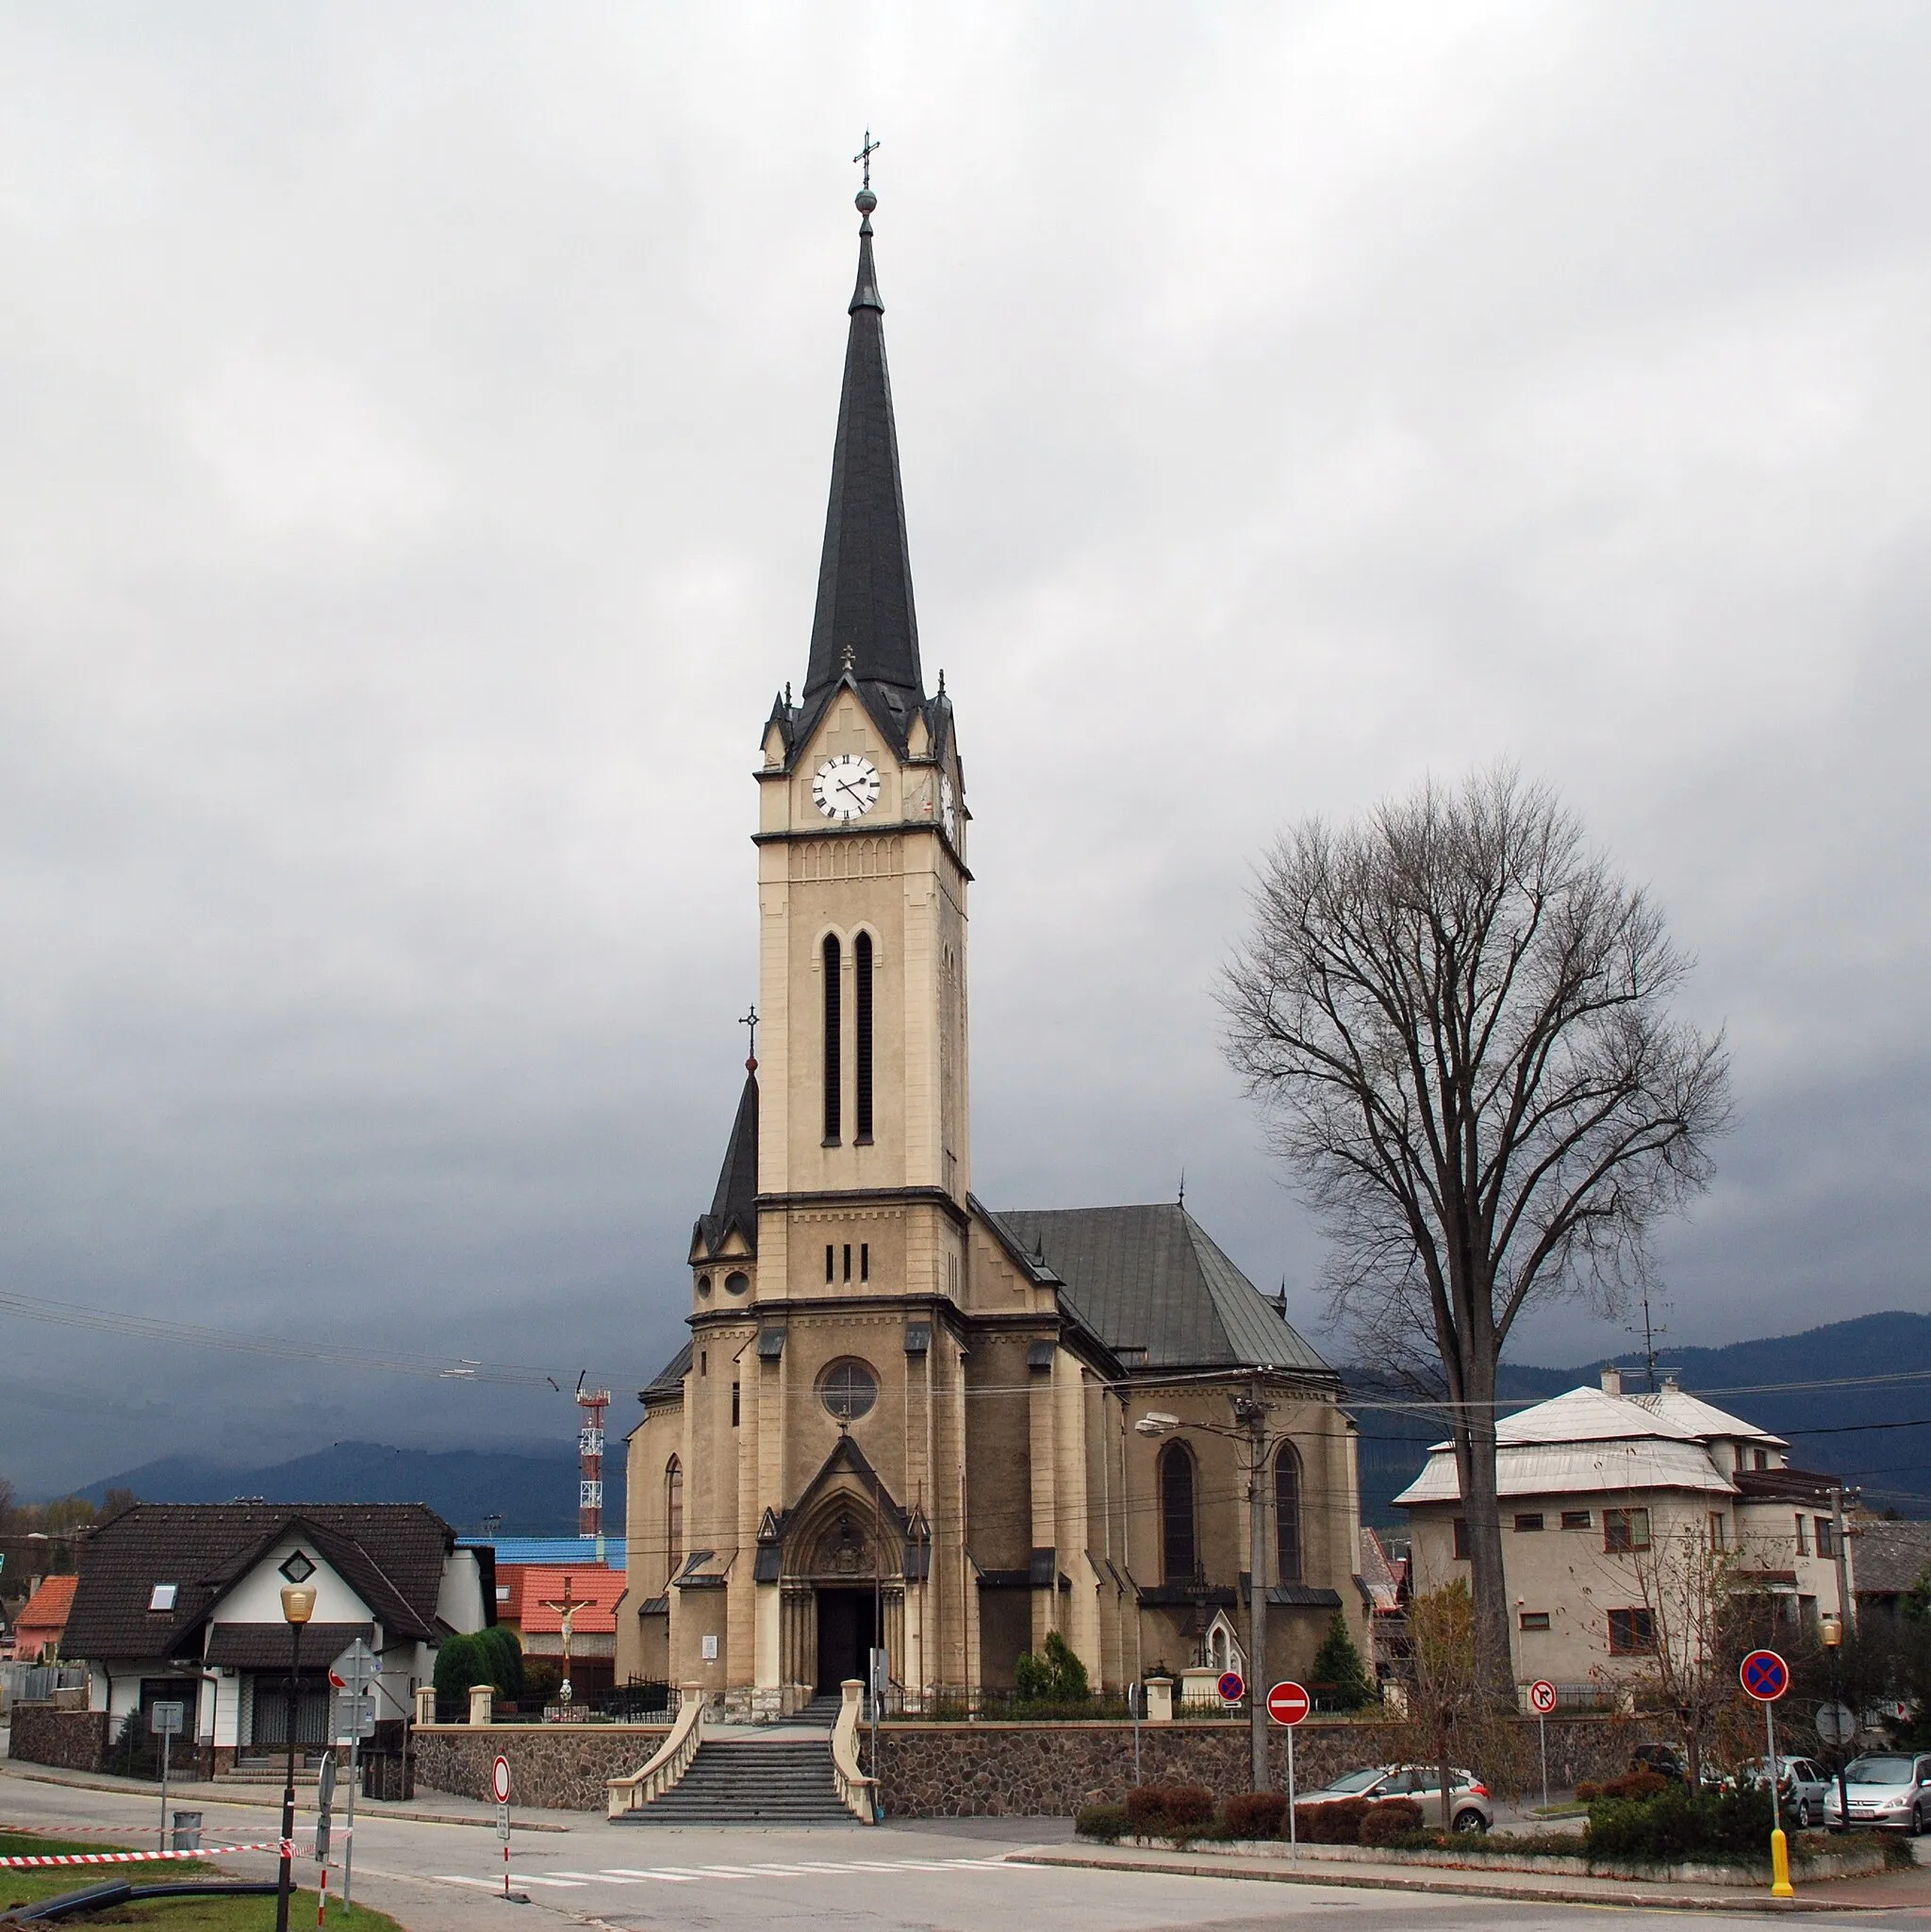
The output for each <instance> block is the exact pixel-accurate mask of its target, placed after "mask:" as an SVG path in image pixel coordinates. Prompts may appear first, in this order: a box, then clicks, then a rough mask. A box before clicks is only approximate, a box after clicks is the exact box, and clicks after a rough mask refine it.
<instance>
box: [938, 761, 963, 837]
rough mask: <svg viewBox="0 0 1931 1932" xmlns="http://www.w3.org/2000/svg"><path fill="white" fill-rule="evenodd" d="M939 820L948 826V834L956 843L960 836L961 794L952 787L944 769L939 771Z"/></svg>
mask: <svg viewBox="0 0 1931 1932" xmlns="http://www.w3.org/2000/svg"><path fill="white" fill-rule="evenodd" d="M939 822H940V823H941V824H942V825H943V826H944V827H945V828H946V836H947V837H948V838H949V839H951V840H952V841H953V842H954V843H956V842H957V840H958V837H959V794H958V793H957V792H955V791H954V790H953V789H952V781H951V780H950V779H949V778H948V777H947V776H946V774H945V773H944V772H943V771H942V772H940V773H939Z"/></svg>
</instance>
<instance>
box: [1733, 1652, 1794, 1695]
mask: <svg viewBox="0 0 1931 1932" xmlns="http://www.w3.org/2000/svg"><path fill="white" fill-rule="evenodd" d="M1737 1675H1738V1676H1739V1677H1741V1679H1742V1682H1743V1688H1744V1690H1745V1691H1747V1692H1748V1693H1750V1695H1751V1696H1753V1697H1754V1698H1756V1700H1757V1701H1758V1703H1759V1704H1774V1703H1775V1702H1776V1700H1777V1699H1778V1698H1779V1697H1781V1696H1782V1695H1783V1694H1784V1693H1785V1692H1786V1691H1788V1690H1789V1689H1790V1688H1791V1667H1790V1665H1789V1664H1787V1663H1786V1662H1785V1661H1784V1660H1783V1659H1782V1658H1780V1657H1779V1656H1778V1655H1777V1654H1776V1652H1775V1651H1774V1650H1753V1651H1752V1652H1751V1653H1750V1655H1749V1656H1748V1657H1746V1658H1745V1659H1744V1660H1743V1664H1742V1668H1741V1670H1739V1671H1738V1673H1737Z"/></svg>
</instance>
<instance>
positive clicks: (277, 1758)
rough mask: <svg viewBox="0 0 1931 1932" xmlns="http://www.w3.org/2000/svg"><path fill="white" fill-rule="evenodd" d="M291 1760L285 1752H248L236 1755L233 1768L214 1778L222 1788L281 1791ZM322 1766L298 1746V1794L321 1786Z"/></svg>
mask: <svg viewBox="0 0 1931 1932" xmlns="http://www.w3.org/2000/svg"><path fill="white" fill-rule="evenodd" d="M288 1776H289V1759H288V1754H287V1753H286V1752H284V1751H274V1750H269V1749H262V1750H259V1751H253V1750H251V1751H245V1752H240V1753H238V1754H237V1755H236V1759H235V1762H234V1764H233V1766H232V1767H231V1768H230V1769H228V1770H226V1771H218V1772H217V1773H216V1774H215V1777H216V1781H217V1782H218V1783H221V1784H260V1785H273V1786H274V1788H275V1789H276V1790H277V1791H279V1790H281V1788H282V1786H283V1785H284V1784H285V1783H286V1782H287V1781H288ZM321 1778H322V1764H321V1759H320V1757H319V1756H316V1757H313V1758H311V1757H310V1755H309V1754H308V1753H307V1752H305V1751H304V1750H303V1749H302V1748H301V1747H300V1746H299V1745H298V1746H297V1747H296V1751H295V1789H296V1790H297V1791H298V1792H299V1791H302V1790H304V1789H305V1788H309V1787H312V1786H314V1785H316V1784H318V1783H320V1781H321Z"/></svg>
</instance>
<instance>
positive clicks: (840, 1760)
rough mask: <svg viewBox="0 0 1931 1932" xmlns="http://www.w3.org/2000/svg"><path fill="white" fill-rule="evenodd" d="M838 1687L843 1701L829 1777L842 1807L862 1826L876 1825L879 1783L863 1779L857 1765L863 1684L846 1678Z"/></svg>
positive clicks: (853, 1678)
mask: <svg viewBox="0 0 1931 1932" xmlns="http://www.w3.org/2000/svg"><path fill="white" fill-rule="evenodd" d="M840 1688H841V1689H842V1690H843V1692H844V1702H843V1703H842V1704H840V1705H839V1707H838V1720H837V1722H836V1723H835V1724H834V1725H833V1726H832V1776H833V1780H834V1781H835V1782H836V1784H837V1787H838V1799H839V1802H840V1803H841V1804H842V1805H843V1806H844V1807H845V1808H846V1809H847V1810H848V1811H850V1813H851V1815H852V1816H853V1817H854V1818H856V1819H857V1820H858V1822H859V1823H860V1824H861V1825H876V1824H877V1823H878V1822H879V1781H878V1779H877V1778H875V1777H866V1775H865V1773H864V1772H863V1771H862V1770H861V1769H860V1768H859V1762H858V1720H859V1716H860V1713H861V1712H862V1711H863V1709H864V1708H865V1685H864V1684H863V1683H862V1682H861V1681H860V1680H859V1679H858V1678H857V1677H847V1678H846V1679H845V1682H844V1684H843V1685H842V1686H841V1687H840Z"/></svg>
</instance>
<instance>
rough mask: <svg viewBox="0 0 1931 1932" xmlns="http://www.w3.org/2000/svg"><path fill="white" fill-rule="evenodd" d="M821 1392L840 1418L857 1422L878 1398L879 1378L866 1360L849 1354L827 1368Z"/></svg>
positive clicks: (827, 1406)
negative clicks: (854, 1357) (858, 1359)
mask: <svg viewBox="0 0 1931 1932" xmlns="http://www.w3.org/2000/svg"><path fill="white" fill-rule="evenodd" d="M818 1394H819V1395H820V1396H821V1397H822V1398H823V1401H824V1405H825V1407H826V1408H827V1409H829V1410H830V1411H831V1412H832V1413H833V1415H835V1416H836V1417H837V1418H838V1420H839V1421H840V1422H856V1421H857V1420H858V1418H859V1417H860V1416H861V1415H868V1414H870V1413H871V1408H872V1404H873V1403H875V1402H876V1401H877V1400H878V1399H879V1379H878V1377H877V1376H875V1375H873V1374H872V1372H871V1370H870V1369H869V1368H868V1367H866V1364H865V1363H864V1362H858V1361H854V1360H853V1359H852V1358H851V1357H850V1356H848V1357H847V1358H846V1359H845V1360H844V1361H843V1362H833V1364H832V1365H831V1367H830V1368H828V1369H827V1370H826V1371H825V1378H824V1380H823V1381H821V1382H820V1383H819V1384H818Z"/></svg>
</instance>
